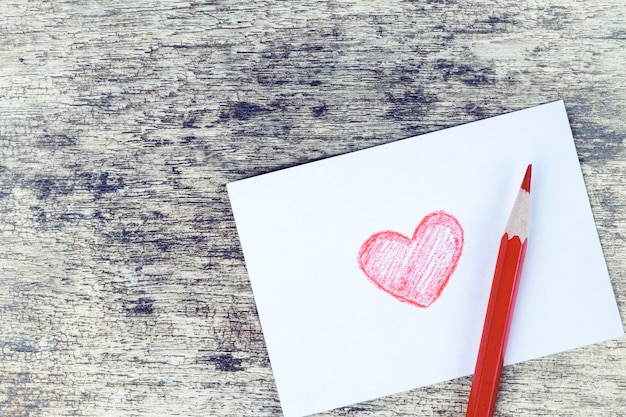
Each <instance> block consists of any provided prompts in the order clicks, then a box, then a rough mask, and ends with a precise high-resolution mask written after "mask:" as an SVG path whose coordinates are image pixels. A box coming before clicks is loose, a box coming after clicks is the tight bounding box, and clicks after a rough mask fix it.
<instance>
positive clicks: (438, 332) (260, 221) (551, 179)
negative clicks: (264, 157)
mask: <svg viewBox="0 0 626 417" xmlns="http://www.w3.org/2000/svg"><path fill="white" fill-rule="evenodd" d="M529 163H532V164H533V180H532V190H531V212H530V229H529V243H528V248H527V252H526V263H525V265H524V272H523V275H522V279H521V284H520V289H519V294H518V299H517V305H516V310H515V315H514V318H513V323H512V329H511V334H510V338H509V345H508V351H507V355H506V364H511V363H515V362H520V361H524V360H528V359H532V358H537V357H540V356H544V355H549V354H553V353H557V352H561V351H564V350H568V349H572V348H576V347H580V346H584V345H588V344H592V343H597V342H600V341H604V340H607V339H611V338H616V337H619V336H621V335H623V327H622V323H621V320H620V316H619V312H618V310H617V305H616V301H615V296H614V293H613V290H612V287H611V283H610V280H609V276H608V272H607V268H606V264H605V261H604V257H603V254H602V250H601V247H600V242H599V239H598V235H597V231H596V228H595V224H594V220H593V217H592V213H591V209H590V205H589V200H588V197H587V193H586V190H585V186H584V183H583V177H582V174H581V170H580V166H579V162H578V157H577V154H576V149H575V146H574V142H573V139H572V134H571V131H570V127H569V123H568V119H567V115H566V112H565V108H564V105H563V103H562V102H560V101H559V102H554V103H549V104H545V105H541V106H538V107H534V108H531V109H527V110H522V111H518V112H514V113H509V114H505V115H502V116H498V117H493V118H490V119H486V120H482V121H478V122H474V123H469V124H466V125H462V126H458V127H454V128H450V129H445V130H442V131H438V132H434V133H429V134H426V135H422V136H419V137H414V138H410V139H405V140H400V141H397V142H393V143H390V144H386V145H382V146H377V147H374V148H370V149H366V150H362V151H358V152H353V153H350V154H346V155H341V156H337V157H333V158H328V159H325V160H321V161H317V162H312V163H309V164H305V165H301V166H297V167H294V168H289V169H285V170H281V171H277V172H273V173H270V174H265V175H260V176H257V177H253V178H248V179H245V180H241V181H237V182H233V183H230V184H228V193H229V196H230V199H231V203H232V207H233V212H234V215H235V220H236V223H237V230H238V233H239V237H240V240H241V245H242V248H243V253H244V256H245V261H246V267H247V269H248V273H249V276H250V281H251V284H252V289H253V292H254V297H255V301H256V304H257V308H258V312H259V316H260V320H261V324H262V327H263V332H264V336H265V340H266V343H267V348H268V352H269V356H270V360H271V365H272V369H273V372H274V376H275V379H276V384H277V388H278V393H279V397H280V400H281V405H282V407H283V412H284V415H285V416H287V417H297V416H303V415H310V414H314V413H318V412H322V411H325V410H329V409H333V408H337V407H341V406H346V405H350V404H353V403H357V402H361V401H365V400H370V399H374V398H377V397H380V396H384V395H389V394H392V393H397V392H401V391H406V390H409V389H413V388H417V387H420V386H424V385H428V384H433V383H436V382H440V381H444V380H449V379H452V378H457V377H461V376H465V375H468V374H471V373H472V372H473V371H474V365H475V361H476V356H477V352H478V345H479V341H480V336H481V331H482V326H483V320H484V316H485V311H486V306H487V300H488V297H489V291H490V286H491V280H492V278H493V269H494V266H495V261H496V256H497V253H498V247H499V243H500V238H501V236H502V233H503V232H504V228H505V225H506V222H507V219H508V216H509V213H510V210H511V207H512V205H513V201H514V199H515V196H516V195H517V192H518V190H519V186H520V183H521V180H522V177H523V175H524V172H525V169H526V166H527V165H528V164H529ZM429 216H431V217H429ZM433 216H434V217H433ZM425 218H427V219H430V220H428V221H431V220H432V221H431V223H432V224H435V225H434V226H433V225H431V226H423V227H422V226H421V229H420V230H418V231H417V232H416V227H417V226H418V225H419V224H420V223H421V222H422V220H423V219H425ZM443 220H445V221H448V220H450V221H451V222H453V223H454V222H456V225H458V227H457V226H456V225H453V226H446V225H443V226H442V224H443V223H441V221H443ZM425 222H426V223H428V222H427V221H426V220H425ZM426 223H423V224H426ZM437 225H438V226H437ZM437 227H439V229H437ZM442 230H443V231H442ZM431 232H432V233H431ZM440 232H441V233H440ZM414 233H415V236H417V238H416V239H413V240H412V237H413V235H414ZM429 233H430V234H429ZM438 233H439V234H438ZM442 233H443V234H442ZM377 234H379V236H378V237H376V236H377ZM427 235H428V236H430V238H427V237H425V236H427ZM444 235H445V236H444ZM433 236H434V237H433ZM437 236H439V237H437ZM450 236H452V237H450ZM372 239H373V240H372ZM376 239H378V240H376ZM425 239H426V240H427V239H430V243H429V244H428V245H430V246H428V245H426V244H425V245H423V246H424V247H422V249H420V250H422V252H424V253H422V254H421V255H419V256H417V255H416V256H417V258H419V259H417V258H416V256H413V255H411V256H408V255H406V253H408V252H407V251H409V249H408V248H409V246H411V245H412V244H417V243H415V242H416V240H425ZM437 239H439V240H437ZM446 239H448V240H446ZM450 239H452V240H450ZM454 239H456V240H454ZM453 241H454V242H456V243H450V242H453ZM367 242H370V243H369V246H367V245H368V244H367ZM455 245H456V246H455ZM459 247H460V248H459ZM366 249H367V250H366ZM457 249H460V252H461V253H460V256H458V257H457V259H456V261H455V260H454V259H453V255H454V253H453V252H454V251H455V250H457ZM385 251H387V252H389V251H391V252H393V251H395V252H394V253H395V255H398V254H400V255H398V256H396V258H397V259H396V258H394V259H396V261H394V262H396V263H395V264H394V263H393V262H391V261H389V259H391V258H393V256H391V255H390V256H391V258H390V257H389V256H387V257H386V258H385V256H383V255H384V254H385V253H387V252H385ZM381 254H383V255H381ZM403 254H404V255H403ZM363 257H368V258H367V260H364V258H363ZM414 258H415V259H417V262H421V264H420V265H418V266H415V267H414V266H411V265H408V263H410V262H414V261H415V259H414ZM368 262H369V264H368ZM390 262H391V263H390ZM407 265H408V266H407ZM447 267H448V269H447V270H446V268H447ZM403 268H404V269H403ZM412 268H413V269H412ZM416 268H417V269H419V268H421V270H422V272H421V273H424V274H425V273H429V274H431V275H432V276H434V277H435V278H433V279H431V280H430V281H424V282H421V283H418V284H407V283H406V282H404V283H402V282H400V284H398V282H399V281H398V282H396V284H398V285H396V287H395V289H391V290H389V288H388V289H387V290H385V289H384V287H385V284H384V283H381V282H380V281H382V280H384V279H385V278H384V277H383V276H391V275H393V274H396V275H397V276H400V275H402V273H408V274H409V275H410V274H413V275H411V276H412V277H413V276H414V275H415V274H417V273H415V272H407V271H414V270H415V269H416ZM450 269H452V272H451V274H447V275H446V271H448V272H450V271H449V270H450ZM426 270H427V271H426ZM398 271H400V272H398ZM402 271H404V272H402ZM424 271H426V272H424ZM401 272H402V273H401ZM368 273H369V275H368ZM377 274H378V275H377ZM385 274H387V275H385ZM389 274H391V275H389ZM398 274H400V275H398ZM379 275H380V276H379ZM405 275H406V274H405ZM372 276H373V278H372ZM394 276H395V275H394ZM437 277H439V278H437ZM442 277H443V278H445V279H440V278H442ZM446 277H447V278H446ZM379 278H380V279H379ZM409 278H411V277H409ZM377 279H379V280H378V281H377ZM437 280H439V281H437ZM435 281H437V282H438V284H437V282H435ZM444 281H445V282H444ZM442 282H443V283H442ZM435 284H436V285H435ZM407 285H408V286H407ZM433 285H435V287H433ZM437 285H438V287H437ZM418 287H420V288H421V289H420V288H418ZM407 288H409V290H407ZM411 288H412V289H411ZM394 291H395V294H394ZM403 291H405V292H406V291H408V292H410V291H414V292H415V291H417V292H418V293H420V292H421V293H420V294H421V295H420V297H422V299H421V301H415V300H413V301H414V302H411V300H408V299H407V297H404V296H405V295H406V294H405V293H403ZM403 297H404V299H403ZM407 301H408V302H407ZM419 303H422V306H420V305H419ZM424 304H428V306H423V305H424Z"/></svg>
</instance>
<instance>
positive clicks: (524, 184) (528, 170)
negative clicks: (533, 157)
mask: <svg viewBox="0 0 626 417" xmlns="http://www.w3.org/2000/svg"><path fill="white" fill-rule="evenodd" d="M532 172H533V165H532V164H529V165H528V168H526V174H525V175H524V181H522V187H521V188H522V190H524V191H526V192H527V193H529V192H530V177H531V174H532Z"/></svg>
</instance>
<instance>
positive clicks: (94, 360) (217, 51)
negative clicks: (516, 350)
mask: <svg viewBox="0 0 626 417" xmlns="http://www.w3.org/2000/svg"><path fill="white" fill-rule="evenodd" d="M625 22H626V5H625V4H624V2H623V0H599V1H595V2H583V1H575V0H556V1H552V2H542V1H536V0H531V1H527V2H518V1H512V0H500V1H495V2H494V1H487V0H479V1H474V2H469V1H462V0H422V1H420V0H415V1H391V2H387V1H384V2H383V1H357V0H353V1H348V0H346V1H343V0H327V1H319V2H309V1H289V2H283V1H274V2H272V1H264V0H255V1H248V0H243V1H222V0H141V1H134V2H129V1H126V0H124V1H122V0H109V1H97V0H81V1H79V0H59V1H50V0H4V1H3V2H2V5H0V63H1V64H0V237H1V240H0V248H1V250H0V273H1V280H0V312H1V314H0V335H1V337H0V415H6V416H15V417H21V416H120V417H131V416H207V415H211V416H219V417H230V416H257V417H268V416H280V415H281V412H280V406H279V402H278V397H277V394H276V390H275V386H274V382H273V378H272V373H271V368H270V364H269V360H268V357H267V352H266V349H265V345H264V341H263V336H262V332H261V328H260V324H259V321H258V317H257V314H256V310H255V305H254V299H253V297H252V293H251V290H250V286H249V282H248V278H247V275H246V270H245V266H244V262H243V256H242V253H241V248H240V246H239V243H238V239H237V233H236V229H235V224H234V220H233V217H232V212H231V210H230V205H229V202H228V198H227V195H226V190H225V184H226V183H227V182H230V181H234V180H238V179H241V178H245V177H249V176H252V175H256V174H260V173H264V172H269V171H273V170H276V169H279V168H284V167H288V166H293V165H297V164H300V163H304V162H309V161H313V160H317V159H320V158H324V157H328V156H332V155H338V154H342V153H345V152H349V151H353V150H356V149H363V148H366V147H370V146H373V145H378V144H383V143H388V142H391V141H394V140H398V139H402V138H405V137H408V136H412V135H415V134H420V133H425V132H429V131H433V130H437V129H441V128H444V127H449V126H454V125H458V124H460V123H465V122H469V121H473V120H477V119H481V118H485V117H489V116H494V115H497V114H500V113H503V112H509V111H513V110H518V109H522V108H526V107H530V106H533V105H537V104H541V103H545V102H549V101H553V100H556V99H563V100H564V101H565V104H566V107H567V109H568V112H569V116H570V120H571V124H572V129H573V133H574V137H575V141H576V146H577V149H578V153H579V156H580V161H581V166H582V170H583V174H584V177H585V180H586V184H587V189H588V192H589V195H590V199H591V203H592V208H593V214H594V216H595V219H596V221H597V225H598V230H599V234H600V238H601V242H602V245H603V248H604V252H605V255H606V259H607V263H608V267H609V272H610V275H611V278H612V283H613V286H614V289H615V293H616V297H617V300H618V303H619V308H620V312H621V314H622V319H623V320H624V319H626V272H625V271H626V252H625V250H624V249H625V247H624V242H625V241H626V240H625V236H624V235H625V234H626V185H625V184H624V178H625V174H626V149H625V147H624V137H625V135H626V125H625V122H624V120H626V118H625V112H624V109H625V108H626V72H625V71H624V63H626V48H625V46H626V23H625ZM469 387H470V378H462V379H458V380H454V381H450V382H447V383H442V384H438V385H436V386H432V387H427V388H423V389H417V390H414V391H410V392H407V393H402V394H398V395H394V396H390V397H387V398H382V399H378V400H374V401H371V402H367V403H363V404H357V405H354V406H352V407H347V408H344V409H340V410H334V411H332V412H328V413H324V414H321V415H323V416H328V417H331V416H334V417H339V416H359V417H366V416H384V417H394V416H414V415H419V416H459V417H460V416H463V415H464V410H465V405H466V401H467V395H468V393H469ZM496 415H497V416H556V415H558V416H585V417H588V416H603V417H617V416H624V415H626V340H624V339H623V338H622V339H620V340H616V341H611V342H607V343H603V344H599V345H595V346H590V347H586V348H583V349H577V350H574V351H571V352H566V353H563V354H559V355H554V356H550V357H547V358H543V359H538V360H534V361H530V362H526V363H523V364H518V365H514V366H510V367H507V368H505V370H504V380H503V383H502V386H501V393H500V400H499V403H498V410H497V413H496Z"/></svg>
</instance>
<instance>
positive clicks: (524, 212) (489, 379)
mask: <svg viewBox="0 0 626 417" xmlns="http://www.w3.org/2000/svg"><path fill="white" fill-rule="evenodd" d="M531 172H532V165H528V168H527V169H526V175H524V180H523V181H522V186H521V187H520V190H519V193H518V194H517V199H516V200H515V204H513V210H511V215H510V217H509V222H508V223H507V226H506V230H505V232H504V235H503V236H502V240H501V241H500V251H499V252H498V260H497V262H496V269H495V272H494V274H493V283H492V284H491V294H490V295H489V304H488V305H487V314H486V315H485V325H484V327H483V334H482V338H481V340H480V348H479V350H478V359H477V360H476V370H475V371H474V379H473V380H472V388H471V390H470V395H469V402H468V404H467V413H466V414H465V416H466V417H491V416H493V412H494V409H495V407H496V397H497V395H498V387H499V386H500V375H501V374H502V365H503V363H504V353H505V351H506V343H507V339H508V336H509V328H510V327H511V318H512V317H513V308H514V306H515V297H516V295H517V289H518V287H519V277H520V275H521V272H522V264H523V263H524V254H525V252H526V244H527V241H528V240H527V235H528V209H529V202H530V177H531Z"/></svg>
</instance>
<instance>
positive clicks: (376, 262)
mask: <svg viewBox="0 0 626 417" xmlns="http://www.w3.org/2000/svg"><path fill="white" fill-rule="evenodd" d="M462 252H463V228H462V227H461V225H460V224H459V222H458V220H457V219H456V218H455V217H454V216H452V215H450V214H448V213H446V212H444V211H435V212H433V213H430V214H428V215H427V216H425V217H424V218H423V219H422V221H421V222H420V224H419V225H418V226H417V228H416V229H415V232H414V233H413V237H412V238H411V239H409V238H408V237H406V236H404V235H401V234H400V233H397V232H390V231H385V232H379V233H375V234H374V235H372V236H371V237H370V238H369V239H367V241H366V242H365V243H364V244H363V245H362V246H361V249H360V250H359V255H358V262H359V267H360V268H361V269H362V270H363V272H364V273H365V275H366V276H367V277H368V278H369V279H370V280H371V281H372V282H373V283H374V284H376V286H378V288H380V289H381V290H383V291H385V292H387V293H389V294H391V295H392V296H394V297H395V298H397V299H398V300H400V301H403V302H406V303H410V304H414V305H416V306H418V307H428V306H429V305H431V304H432V303H433V302H435V301H436V300H437V298H439V296H440V295H441V292H442V291H443V290H444V288H445V287H446V284H447V283H448V280H449V279H450V276H451V275H452V273H453V272H454V270H455V269H456V266H457V264H458V262H459V258H460V257H461V253H462Z"/></svg>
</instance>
